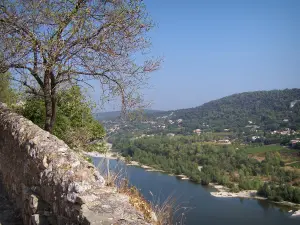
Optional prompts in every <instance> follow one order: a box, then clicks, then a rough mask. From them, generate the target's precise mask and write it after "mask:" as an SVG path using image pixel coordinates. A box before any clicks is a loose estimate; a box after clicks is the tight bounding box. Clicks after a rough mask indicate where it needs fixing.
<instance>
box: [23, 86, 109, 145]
mask: <svg viewBox="0 0 300 225" xmlns="http://www.w3.org/2000/svg"><path fill="white" fill-rule="evenodd" d="M22 114H23V115H24V116H25V117H26V118H28V119H30V120H31V121H32V122H34V123H35V124H37V125H38V126H40V127H42V126H43V122H44V119H45V116H46V113H45V107H43V99H42V98H41V97H36V96H32V97H30V98H28V99H27V100H26V103H25V105H24V108H23V109H22ZM53 134H54V135H56V136H57V137H58V138H60V139H62V140H64V141H65V142H66V143H67V144H68V145H70V146H71V147H72V148H75V147H77V148H78V147H82V146H87V143H89V142H90V141H94V140H99V139H102V138H103V137H104V136H105V131H104V128H103V126H102V125H101V124H100V123H99V122H98V121H97V120H96V119H94V117H93V115H92V110H91V102H90V101H89V100H88V99H87V98H86V96H85V95H84V94H83V93H82V92H81V90H80V88H79V87H78V86H73V87H71V88H69V89H64V90H59V91H58V93H57V120H56V123H55V125H54V127H53ZM89 147H95V146H92V145H88V146H87V148H86V149H89Z"/></svg>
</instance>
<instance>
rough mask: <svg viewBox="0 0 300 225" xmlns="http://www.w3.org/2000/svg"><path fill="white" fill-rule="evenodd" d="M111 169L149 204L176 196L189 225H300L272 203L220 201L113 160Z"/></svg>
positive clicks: (205, 192)
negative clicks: (125, 178)
mask: <svg viewBox="0 0 300 225" xmlns="http://www.w3.org/2000/svg"><path fill="white" fill-rule="evenodd" d="M93 161H94V164H95V165H96V166H98V165H99V162H101V159H100V158H94V159H93ZM100 164H101V163H100ZM110 166H111V168H113V169H114V168H116V167H118V168H122V169H123V170H124V171H125V170H126V174H127V176H128V179H129V182H130V183H131V184H132V185H134V186H136V187H137V188H139V189H140V191H141V193H142V194H143V195H144V197H145V198H146V199H147V200H149V201H154V202H156V203H157V202H163V201H164V200H165V199H166V198H168V196H170V195H172V196H174V197H175V198H176V200H177V202H178V203H179V204H180V208H182V211H181V212H183V211H184V209H186V210H185V218H184V224H186V225H199V224H209V225H219V224H220V225H225V224H228V225H235V224H237V225H283V224H284V225H292V224H297V225H299V224H300V217H291V216H290V213H288V212H287V211H288V209H287V208H283V207H280V208H279V207H278V206H277V205H275V204H273V203H270V202H268V201H264V200H255V199H239V198H217V197H213V196H211V195H210V191H213V189H210V188H207V187H204V186H202V185H200V184H195V183H193V182H190V181H187V180H181V179H178V178H177V177H174V176H169V175H167V174H164V173H160V172H147V171H145V170H144V169H142V168H140V167H135V166H126V165H124V164H123V163H122V162H120V161H119V162H118V161H116V160H110ZM158 200H160V201H158ZM184 207H186V208H184ZM180 218H181V216H180Z"/></svg>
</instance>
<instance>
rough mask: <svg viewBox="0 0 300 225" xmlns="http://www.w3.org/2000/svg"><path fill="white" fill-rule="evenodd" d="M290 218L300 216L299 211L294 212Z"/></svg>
mask: <svg viewBox="0 0 300 225" xmlns="http://www.w3.org/2000/svg"><path fill="white" fill-rule="evenodd" d="M291 216H300V210H298V211H295V212H294V213H293V214H292V215H291Z"/></svg>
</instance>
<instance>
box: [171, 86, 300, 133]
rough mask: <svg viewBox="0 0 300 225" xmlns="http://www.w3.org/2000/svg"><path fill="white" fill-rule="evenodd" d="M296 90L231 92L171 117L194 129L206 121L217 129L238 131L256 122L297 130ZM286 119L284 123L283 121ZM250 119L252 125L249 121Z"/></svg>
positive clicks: (266, 126)
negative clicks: (181, 120)
mask: <svg viewBox="0 0 300 225" xmlns="http://www.w3.org/2000/svg"><path fill="white" fill-rule="evenodd" d="M299 99H300V89H285V90H273V91H256V92H245V93H240V94H234V95H231V96H227V97H224V98H221V99H218V100H215V101H211V102H208V103H205V104H203V105H202V106H199V107H196V108H191V109H182V110H176V111H174V114H175V116H174V119H177V118H178V119H179V118H181V119H183V122H182V123H183V124H182V126H183V127H189V128H191V129H196V128H199V127H202V126H203V123H206V124H209V126H210V127H211V128H213V129H214V130H217V131H223V129H228V128H230V129H232V130H240V129H241V128H245V126H246V125H253V124H256V125H258V126H260V127H262V128H263V129H264V130H276V129H279V128H281V127H282V128H284V127H290V128H293V129H300V119H299V118H300V104H299V103H296V104H295V105H294V106H293V107H291V103H292V102H293V101H295V100H299ZM284 119H288V122H284V121H283V120H284ZM248 121H252V122H253V124H249V123H248Z"/></svg>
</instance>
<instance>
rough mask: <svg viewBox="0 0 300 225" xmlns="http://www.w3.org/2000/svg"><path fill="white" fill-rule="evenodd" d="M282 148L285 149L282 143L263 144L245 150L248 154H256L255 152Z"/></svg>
mask: <svg viewBox="0 0 300 225" xmlns="http://www.w3.org/2000/svg"><path fill="white" fill-rule="evenodd" d="M281 149H283V147H282V146H280V145H261V146H255V147H248V148H246V149H245V151H246V153H248V154H255V153H264V152H273V151H279V150H281Z"/></svg>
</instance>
